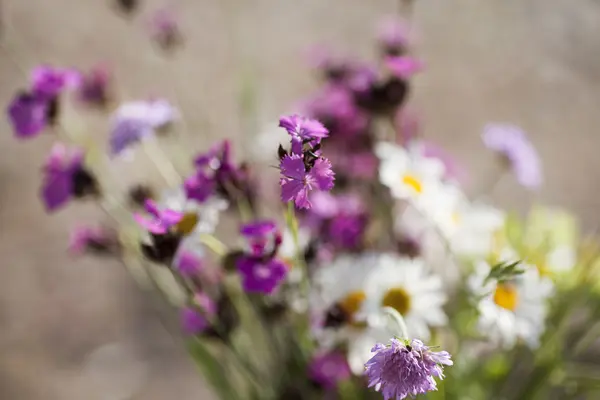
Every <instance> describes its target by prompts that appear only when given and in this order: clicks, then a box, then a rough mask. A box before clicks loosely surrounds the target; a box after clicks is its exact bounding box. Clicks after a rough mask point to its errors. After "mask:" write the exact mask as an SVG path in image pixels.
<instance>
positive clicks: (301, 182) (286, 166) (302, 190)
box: [280, 154, 335, 209]
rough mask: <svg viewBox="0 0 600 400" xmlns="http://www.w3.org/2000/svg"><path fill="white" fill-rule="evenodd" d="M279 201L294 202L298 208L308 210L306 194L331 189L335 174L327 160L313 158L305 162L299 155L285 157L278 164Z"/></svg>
mask: <svg viewBox="0 0 600 400" xmlns="http://www.w3.org/2000/svg"><path fill="white" fill-rule="evenodd" d="M280 171H281V181H280V184H281V200H282V201H284V202H286V203H287V202H289V201H294V203H295V204H296V207H298V208H307V209H308V208H310V207H311V202H310V200H309V198H308V194H309V192H310V191H311V190H313V189H318V190H322V191H328V190H331V189H332V188H333V181H334V176H335V173H334V172H333V170H332V169H331V163H330V162H329V160H327V159H325V158H323V157H320V156H318V157H315V158H314V159H312V160H307V158H306V157H304V156H302V155H299V154H292V155H285V156H284V157H283V158H282V159H281V162H280Z"/></svg>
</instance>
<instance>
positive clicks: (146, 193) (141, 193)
mask: <svg viewBox="0 0 600 400" xmlns="http://www.w3.org/2000/svg"><path fill="white" fill-rule="evenodd" d="M128 197H129V202H130V203H131V204H132V205H133V206H135V207H143V206H144V203H145V202H146V200H150V199H153V198H154V193H153V192H152V188H150V187H149V186H146V185H143V184H140V185H135V186H133V187H132V188H131V189H129V193H128Z"/></svg>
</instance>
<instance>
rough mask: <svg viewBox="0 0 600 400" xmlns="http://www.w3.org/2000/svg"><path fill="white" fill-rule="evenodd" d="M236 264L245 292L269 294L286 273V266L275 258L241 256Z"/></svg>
mask: <svg viewBox="0 0 600 400" xmlns="http://www.w3.org/2000/svg"><path fill="white" fill-rule="evenodd" d="M236 265H237V269H238V272H239V273H240V275H241V276H242V286H243V288H244V290H245V291H246V292H256V293H264V294H271V293H272V292H273V291H274V290H275V288H277V287H278V286H279V284H280V283H281V282H282V281H283V279H284V278H285V276H286V274H287V266H286V265H285V264H284V263H283V262H282V261H280V260H277V259H264V258H261V257H253V256H242V257H240V258H239V259H238V260H237V263H236Z"/></svg>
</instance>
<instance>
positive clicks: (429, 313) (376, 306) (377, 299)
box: [362, 254, 448, 339]
mask: <svg viewBox="0 0 600 400" xmlns="http://www.w3.org/2000/svg"><path fill="white" fill-rule="evenodd" d="M365 291H366V300H365V302H364V304H363V306H364V307H363V308H362V312H364V314H365V316H366V317H367V318H368V319H369V320H370V321H371V322H372V323H374V324H376V325H377V324H379V323H380V320H381V318H384V317H385V316H383V315H382V314H381V312H380V310H381V309H382V308H383V307H391V308H393V309H395V310H396V311H398V313H400V315H402V317H403V318H404V320H405V321H406V324H407V325H408V326H409V327H410V332H411V334H412V335H414V336H418V337H422V338H424V339H428V338H429V337H430V331H429V327H440V326H444V325H445V324H446V323H447V321H448V320H447V317H446V314H445V313H444V311H443V309H442V306H443V305H444V303H445V302H446V294H445V293H444V291H443V288H442V280H441V279H440V277H438V276H436V275H431V274H429V273H428V272H427V270H426V269H425V265H424V262H423V260H421V259H409V258H403V257H398V256H396V255H393V254H380V255H379V256H378V257H377V259H376V260H375V263H373V264H371V273H370V274H369V276H368V277H367V281H366V282H365Z"/></svg>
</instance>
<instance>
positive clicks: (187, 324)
mask: <svg viewBox="0 0 600 400" xmlns="http://www.w3.org/2000/svg"><path fill="white" fill-rule="evenodd" d="M216 314H217V305H216V304H215V302H214V301H213V300H212V299H211V298H210V297H208V296H207V295H205V294H202V293H198V294H196V295H195V296H194V301H193V304H192V305H189V306H186V307H184V308H183V309H182V310H181V326H182V328H183V331H184V333H186V334H188V335H198V334H200V333H202V332H204V331H206V330H207V329H209V328H210V326H211V322H210V320H211V319H212V318H213V317H215V316H216Z"/></svg>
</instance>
